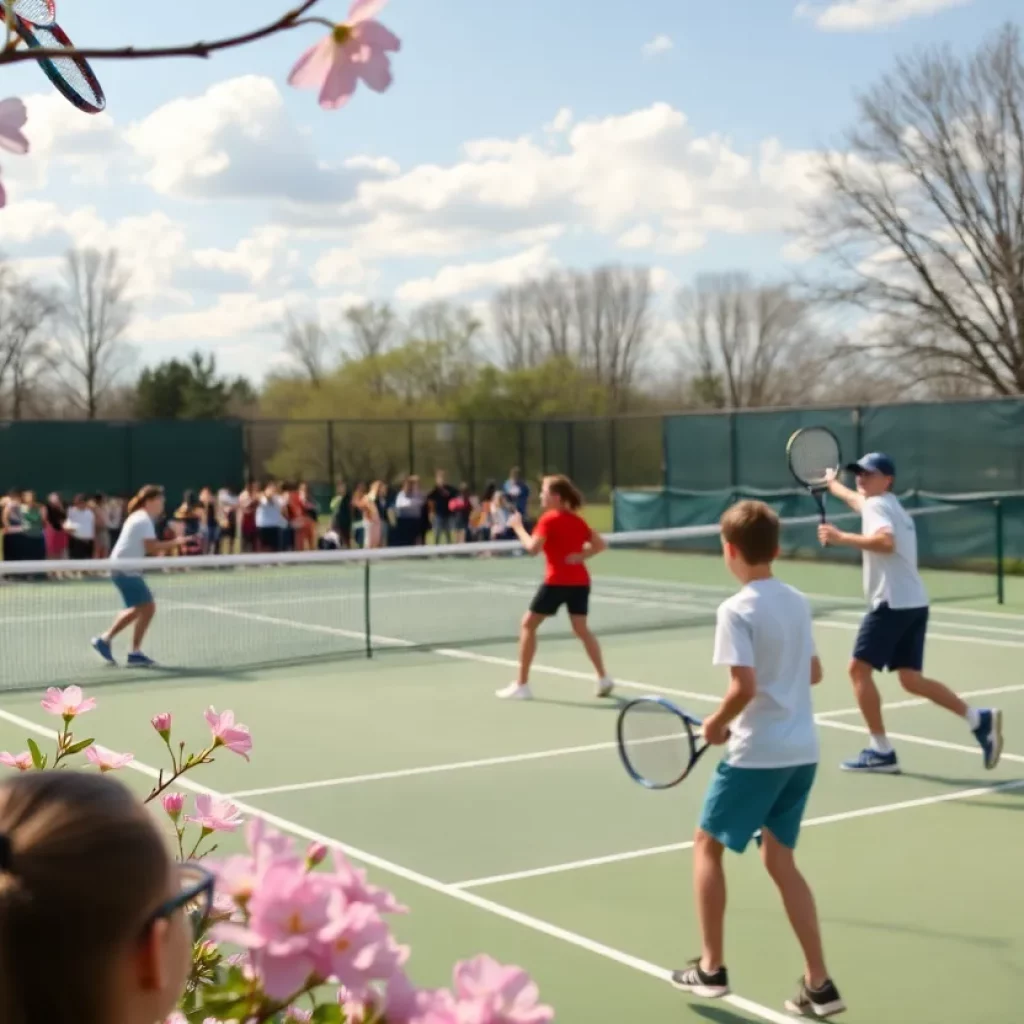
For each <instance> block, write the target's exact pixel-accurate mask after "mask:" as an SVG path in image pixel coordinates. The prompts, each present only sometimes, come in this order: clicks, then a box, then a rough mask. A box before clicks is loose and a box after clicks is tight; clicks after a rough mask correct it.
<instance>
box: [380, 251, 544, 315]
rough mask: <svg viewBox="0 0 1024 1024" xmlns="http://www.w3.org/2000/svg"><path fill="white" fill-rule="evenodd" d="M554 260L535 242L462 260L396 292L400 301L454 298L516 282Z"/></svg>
mask: <svg viewBox="0 0 1024 1024" xmlns="http://www.w3.org/2000/svg"><path fill="white" fill-rule="evenodd" d="M555 265H556V264H555V260H554V259H553V258H552V256H551V254H550V253H549V252H548V249H547V247H546V246H543V245H538V246H535V247H534V248H532V249H527V250H526V251H525V252H521V253H518V254H517V255H515V256H509V257H507V258H506V259H502V260H493V261H492V262H490V263H463V264H461V265H458V266H447V267H442V268H441V270H439V271H438V273H437V274H436V275H435V276H434V277H421V278H417V279H416V280H413V281H407V282H406V283H405V284H403V285H402V286H401V287H400V288H399V289H398V291H397V292H396V296H397V298H398V299H399V300H400V301H401V302H415V303H419V302H434V301H437V300H438V299H453V298H455V297H457V296H460V295H465V294H467V293H469V292H476V291H479V290H481V289H483V288H488V289H490V288H503V287H506V286H508V285H514V284H518V283H519V282H520V281H524V280H526V279H527V278H530V277H536V276H539V275H541V274H543V273H544V272H545V271H548V270H551V269H553V267H554V266H555Z"/></svg>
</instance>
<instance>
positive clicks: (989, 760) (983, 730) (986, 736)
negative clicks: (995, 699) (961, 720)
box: [974, 708, 1003, 771]
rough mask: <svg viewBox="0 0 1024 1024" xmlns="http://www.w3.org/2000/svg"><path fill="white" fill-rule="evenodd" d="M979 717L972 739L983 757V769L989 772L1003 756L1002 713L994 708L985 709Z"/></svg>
mask: <svg viewBox="0 0 1024 1024" xmlns="http://www.w3.org/2000/svg"><path fill="white" fill-rule="evenodd" d="M979 715H980V716H981V721H980V722H979V723H978V728H977V729H975V730H974V738H975V739H976V740H977V741H978V743H979V744H980V745H981V749H982V752H983V753H984V755H985V767H986V768H988V769H989V770H990V771H991V770H992V769H993V768H995V766H996V765H997V764H999V758H1000V757H1002V756H1003V713H1002V711H998V710H996V709H995V708H985V709H984V710H982V711H980V712H979Z"/></svg>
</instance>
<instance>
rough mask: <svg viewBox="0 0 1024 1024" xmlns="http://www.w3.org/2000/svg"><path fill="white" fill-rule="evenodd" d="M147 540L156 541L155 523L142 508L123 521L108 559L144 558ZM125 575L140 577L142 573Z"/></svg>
mask: <svg viewBox="0 0 1024 1024" xmlns="http://www.w3.org/2000/svg"><path fill="white" fill-rule="evenodd" d="M147 540H156V523H154V522H153V520H152V519H151V518H150V517H149V513H148V512H147V511H146V510H145V509H144V508H140V509H138V510H136V511H135V512H133V513H132V514H131V515H130V516H129V517H128V518H127V519H126V520H125V523H124V526H123V527H122V528H121V533H120V535H119V536H118V538H117V543H116V544H115V545H114V550H113V551H111V552H110V557H111V558H145V557H146V541H147ZM126 575H132V576H135V575H139V576H141V575H142V573H141V572H133V573H128V574H126Z"/></svg>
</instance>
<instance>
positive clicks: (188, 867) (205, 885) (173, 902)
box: [147, 861, 216, 937]
mask: <svg viewBox="0 0 1024 1024" xmlns="http://www.w3.org/2000/svg"><path fill="white" fill-rule="evenodd" d="M178 882H179V889H178V892H177V893H176V894H175V895H174V896H172V897H171V898H170V899H169V900H167V901H166V902H164V903H162V904H160V906H159V907H157V909H156V910H155V911H154V912H153V914H152V915H151V916H150V918H149V921H148V922H147V925H148V924H152V923H153V922H154V921H159V920H160V919H162V918H168V917H171V916H173V915H174V914H175V913H177V912H178V911H179V910H184V911H185V914H186V916H187V917H188V919H189V921H190V922H191V924H192V931H193V934H194V935H195V936H197V937H198V935H199V933H200V932H201V931H202V930H203V925H204V924H206V921H207V919H208V918H209V916H210V910H211V908H212V907H213V889H214V885H215V883H216V879H215V877H214V876H213V874H211V873H210V872H209V871H207V870H206V868H204V867H203V866H202V865H201V864H197V863H196V862H195V861H188V862H187V863H184V864H179V865H178Z"/></svg>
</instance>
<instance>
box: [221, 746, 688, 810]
mask: <svg viewBox="0 0 1024 1024" xmlns="http://www.w3.org/2000/svg"><path fill="white" fill-rule="evenodd" d="M666 742H672V743H678V742H679V736H678V735H677V734H673V735H671V736H655V737H652V738H651V739H645V740H634V741H633V746H639V745H640V744H647V743H666ZM617 746H618V744H617V743H616V742H615V741H614V740H612V741H610V742H609V741H605V742H602V743H588V744H586V745H584V746H578V747H556V748H552V749H549V750H535V751H532V752H531V753H526V754H503V755H501V756H498V757H482V758H478V759H476V760H475V761H451V762H448V763H446V764H429V765H424V766H421V767H417V768H398V769H395V770H394V771H389V772H370V773H369V774H367V775H344V776H341V777H339V778H335V779H320V780H319V781H317V782H292V783H289V784H287V785H284V786H268V787H267V788H265V789H242V790H239V791H238V792H237V793H233V794H232V795H231V799H232V800H234V799H235V797H252V796H271V795H273V794H275V793H298V792H304V791H305V790H307V789H329V788H332V787H334V786H354V785H358V784H360V783H363V782H384V781H387V780H389V779H408V778H413V777H415V776H418V775H439V774H442V773H445V772H457V771H463V770H466V769H472V768H492V767H494V766H496V765H502V764H520V763H522V762H524V761H543V760H546V759H548V758H551V757H569V756H571V755H572V754H591V753H594V752H596V751H602V750H614V749H615V748H616V747H617Z"/></svg>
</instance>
